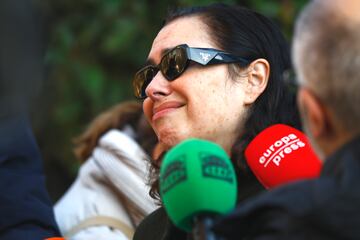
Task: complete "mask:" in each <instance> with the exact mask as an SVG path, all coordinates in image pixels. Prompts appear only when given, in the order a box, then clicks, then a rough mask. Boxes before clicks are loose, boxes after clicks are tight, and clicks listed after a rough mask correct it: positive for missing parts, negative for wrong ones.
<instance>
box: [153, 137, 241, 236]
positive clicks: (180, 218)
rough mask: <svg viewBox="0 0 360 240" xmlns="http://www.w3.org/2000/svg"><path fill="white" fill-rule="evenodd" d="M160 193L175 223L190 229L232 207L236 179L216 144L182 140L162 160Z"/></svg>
mask: <svg viewBox="0 0 360 240" xmlns="http://www.w3.org/2000/svg"><path fill="white" fill-rule="evenodd" d="M160 194H161V199H162V201H163V204H164V207H165V210H166V212H167V214H168V216H169V218H170V219H171V221H172V222H173V223H174V224H175V226H177V227H178V228H180V229H182V230H185V231H186V232H191V231H192V230H193V228H194V227H195V228H198V227H197V226H196V225H198V224H202V223H201V222H203V221H204V220H206V218H209V219H211V217H213V216H216V215H221V214H226V213H228V212H230V211H231V210H232V209H234V207H235V204H236V197H237V182H236V175H235V171H234V168H233V165H232V163H231V161H230V159H229V157H228V155H227V153H226V152H225V151H224V150H223V149H222V148H221V147H220V146H219V145H217V144H215V143H213V142H209V141H205V140H200V139H188V140H185V141H183V142H181V143H180V144H178V145H176V146H175V147H173V148H172V149H171V150H170V151H169V152H167V154H166V155H165V157H164V159H163V162H162V164H161V168H160ZM195 231H197V230H195ZM193 232H194V231H193Z"/></svg>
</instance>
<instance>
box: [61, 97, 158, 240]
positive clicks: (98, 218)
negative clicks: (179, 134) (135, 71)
mask: <svg viewBox="0 0 360 240" xmlns="http://www.w3.org/2000/svg"><path fill="white" fill-rule="evenodd" d="M156 143H157V139H156V136H155V134H154V132H153V130H152V129H151V127H150V126H149V125H148V123H147V122H146V120H145V118H144V117H143V114H142V108H141V104H140V103H137V102H131V101H129V102H124V103H120V104H118V105H116V106H114V107H112V108H110V109H108V110H107V111H105V112H103V113H101V114H100V115H99V116H97V117H96V118H95V119H94V120H93V121H92V122H91V124H90V125H89V127H88V128H87V129H86V131H85V132H84V133H83V134H81V135H80V136H79V137H78V138H77V139H76V140H75V149H74V152H75V154H76V156H77V158H78V159H79V160H80V161H82V162H83V164H82V166H81V168H80V170H79V173H78V176H77V178H76V180H75V182H74V183H73V184H72V186H71V187H70V188H69V190H68V191H67V192H66V193H65V195H64V196H63V197H62V198H61V199H60V200H59V201H58V202H57V203H56V205H55V216H56V220H57V222H58V224H59V227H60V230H61V232H62V233H63V235H64V236H65V237H67V238H68V239H72V240H81V239H84V240H85V239H86V240H90V239H108V240H111V239H114V240H115V239H117V240H119V239H124V240H125V239H126V240H128V239H132V235H133V230H134V228H135V227H136V226H137V224H138V223H139V221H140V220H142V219H143V218H144V217H145V216H146V215H147V214H149V213H150V212H152V211H153V210H154V209H155V207H156V205H155V203H154V200H153V199H151V198H150V197H149V195H148V192H149V187H148V186H146V185H145V181H146V169H148V167H147V160H148V159H149V156H151V155H152V152H153V150H154V148H155V145H156ZM155 154H156V155H159V153H158V152H156V153H155Z"/></svg>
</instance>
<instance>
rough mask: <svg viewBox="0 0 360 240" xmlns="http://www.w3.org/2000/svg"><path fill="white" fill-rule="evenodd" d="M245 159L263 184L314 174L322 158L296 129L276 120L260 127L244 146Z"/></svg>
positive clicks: (289, 180) (278, 183) (317, 171)
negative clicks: (268, 125)
mask: <svg viewBox="0 0 360 240" xmlns="http://www.w3.org/2000/svg"><path fill="white" fill-rule="evenodd" d="M245 158H246V161H247V163H248V165H249V167H250V168H251V170H252V171H253V173H254V175H255V176H256V177H257V179H258V180H259V181H260V182H261V183H262V184H263V186H264V187H266V188H273V187H276V186H279V185H282V184H285V183H288V182H291V181H295V180H302V179H310V178H316V177H318V176H319V175H320V171H321V167H322V162H321V161H320V160H319V158H318V157H317V156H316V154H315V152H314V151H313V149H312V148H311V146H310V143H309V141H308V139H307V137H306V136H305V135H304V134H303V133H302V132H300V131H299V130H297V129H295V128H292V127H290V126H287V125H284V124H276V125H273V126H270V127H268V128H266V129H265V130H263V131H262V132H261V133H260V134H259V135H257V136H256V137H255V138H254V139H253V140H252V141H251V142H250V144H249V145H248V146H247V148H246V150H245Z"/></svg>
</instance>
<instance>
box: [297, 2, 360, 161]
mask: <svg viewBox="0 0 360 240" xmlns="http://www.w3.org/2000/svg"><path fill="white" fill-rule="evenodd" d="M359 13H360V1H358V0H330V1H329V0H315V1H313V2H311V3H310V4H309V5H308V6H307V7H306V9H305V10H304V11H303V12H302V14H301V16H300V18H299V19H298V21H297V25H296V30H295V36H294V48H293V56H294V64H295V69H296V72H297V75H298V78H299V83H300V85H301V87H300V91H299V99H298V103H299V107H300V110H301V112H302V117H303V121H304V125H305V126H304V127H305V129H306V130H307V133H308V134H309V136H310V138H311V140H312V142H313V144H314V147H315V149H316V150H317V152H318V153H319V155H320V156H321V157H322V158H324V157H326V156H328V155H330V154H331V153H333V152H334V151H335V150H337V149H338V148H339V147H340V146H341V145H343V144H344V143H345V142H347V141H349V140H350V139H351V138H353V137H354V136H355V135H357V134H359V133H360V30H359V29H360V14H359Z"/></svg>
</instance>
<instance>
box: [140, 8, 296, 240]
mask: <svg viewBox="0 0 360 240" xmlns="http://www.w3.org/2000/svg"><path fill="white" fill-rule="evenodd" d="M148 64H150V65H148V66H146V67H144V68H142V69H141V70H140V71H139V72H137V73H136V75H135V78H134V88H135V95H136V96H137V97H139V98H145V99H144V103H143V109H144V113H145V116H146V117H147V119H148V121H149V122H150V124H151V126H152V127H153V129H154V130H155V132H156V134H157V136H158V140H159V142H160V144H161V145H162V147H163V149H165V150H167V149H169V148H171V147H173V146H175V145H176V144H178V143H180V142H181V141H182V140H184V139H187V138H190V137H196V138H202V139H207V140H210V141H213V142H215V143H218V144H219V145H221V146H222V147H223V148H224V149H225V151H227V153H228V154H229V156H230V157H231V160H232V161H233V164H234V165H235V166H236V171H237V175H238V180H239V182H238V186H239V187H238V192H239V195H238V201H239V202H240V201H242V200H244V199H246V198H248V197H251V196H253V195H255V194H257V193H259V192H260V191H262V190H263V188H262V186H261V185H260V184H259V183H258V181H257V180H256V179H255V177H254V176H253V175H252V173H251V172H250V170H249V168H248V167H247V165H246V162H245V160H244V149H245V147H246V146H247V144H248V143H249V142H250V141H251V140H252V139H253V138H254V137H255V136H256V135H257V134H258V133H260V131H262V130H263V129H265V128H266V127H268V126H270V125H272V124H275V123H284V124H288V125H292V126H294V127H297V128H299V127H300V122H299V120H298V119H299V118H298V112H297V109H296V103H295V96H294V94H293V93H292V92H290V91H289V90H288V89H287V87H286V84H285V82H284V80H283V75H284V72H285V71H286V70H288V69H290V67H291V66H290V57H289V51H288V46H287V43H286V41H285V40H284V38H283V36H282V34H281V32H280V30H279V29H278V28H277V27H276V25H274V24H273V23H272V22H271V21H270V20H269V19H267V18H266V17H264V16H262V15H260V14H258V13H255V12H253V11H251V10H248V9H245V8H242V7H236V6H228V5H224V4H213V5H209V6H205V7H194V8H185V9H180V10H177V11H175V12H172V13H170V14H169V16H168V18H167V19H166V21H165V25H164V26H163V28H162V29H161V30H160V32H159V33H158V35H157V36H156V38H155V39H154V41H153V44H152V48H151V50H150V53H149V56H148ZM155 164H156V165H157V166H159V163H155ZM153 173H155V176H154V179H157V177H156V174H157V171H153ZM152 196H157V197H158V185H157V181H154V183H153V188H152ZM156 222H158V223H156ZM159 222H162V223H163V224H161V223H159ZM185 238H186V237H185V235H184V234H180V233H179V232H178V230H177V229H175V228H173V227H172V225H171V224H169V222H168V220H167V217H166V215H165V213H164V212H163V210H162V208H161V209H160V210H158V211H156V212H155V213H153V214H151V215H150V216H149V217H148V218H147V219H146V220H145V221H143V223H142V224H141V225H140V227H139V228H138V229H137V231H136V233H135V237H134V239H172V240H174V239H185Z"/></svg>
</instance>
